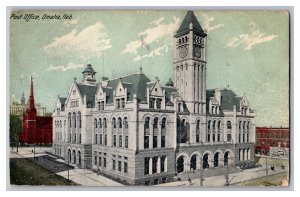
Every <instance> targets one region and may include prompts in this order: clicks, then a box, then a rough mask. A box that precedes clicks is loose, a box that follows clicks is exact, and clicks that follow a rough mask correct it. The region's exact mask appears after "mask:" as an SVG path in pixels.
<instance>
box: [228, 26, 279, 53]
mask: <svg viewBox="0 0 300 197" xmlns="http://www.w3.org/2000/svg"><path fill="white" fill-rule="evenodd" d="M276 37H277V35H275V34H272V35H267V34H265V33H261V32H260V31H259V30H255V31H253V32H251V33H246V34H241V35H238V36H236V37H233V38H230V39H229V40H228V42H227V43H226V46H225V48H231V49H233V48H236V47H238V46H240V45H242V46H243V48H244V50H245V51H246V50H250V49H252V48H253V47H254V46H255V45H258V44H261V43H265V42H270V41H272V40H273V39H274V38H276Z"/></svg>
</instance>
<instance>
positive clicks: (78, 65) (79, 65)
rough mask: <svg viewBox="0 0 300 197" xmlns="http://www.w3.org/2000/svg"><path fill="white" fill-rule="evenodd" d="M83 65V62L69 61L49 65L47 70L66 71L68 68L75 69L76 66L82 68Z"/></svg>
mask: <svg viewBox="0 0 300 197" xmlns="http://www.w3.org/2000/svg"><path fill="white" fill-rule="evenodd" d="M83 67H84V65H83V64H74V63H73V62H69V63H68V64H67V65H60V66H50V67H49V68H48V69H47V70H48V71H52V70H54V71H57V70H61V71H67V70H70V69H77V68H83Z"/></svg>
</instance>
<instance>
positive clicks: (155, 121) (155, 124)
mask: <svg viewBox="0 0 300 197" xmlns="http://www.w3.org/2000/svg"><path fill="white" fill-rule="evenodd" d="M157 128H158V118H157V117H155V118H154V124H153V129H157Z"/></svg>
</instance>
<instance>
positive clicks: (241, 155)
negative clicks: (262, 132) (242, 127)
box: [240, 149, 243, 161]
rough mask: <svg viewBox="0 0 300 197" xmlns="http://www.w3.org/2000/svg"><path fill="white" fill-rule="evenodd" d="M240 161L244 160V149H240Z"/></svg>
mask: <svg viewBox="0 0 300 197" xmlns="http://www.w3.org/2000/svg"><path fill="white" fill-rule="evenodd" d="M240 161H243V149H240Z"/></svg>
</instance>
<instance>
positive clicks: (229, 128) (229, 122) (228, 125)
mask: <svg viewBox="0 0 300 197" xmlns="http://www.w3.org/2000/svg"><path fill="white" fill-rule="evenodd" d="M226 124H227V129H228V130H231V121H229V120H228V121H227V123H226Z"/></svg>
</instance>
